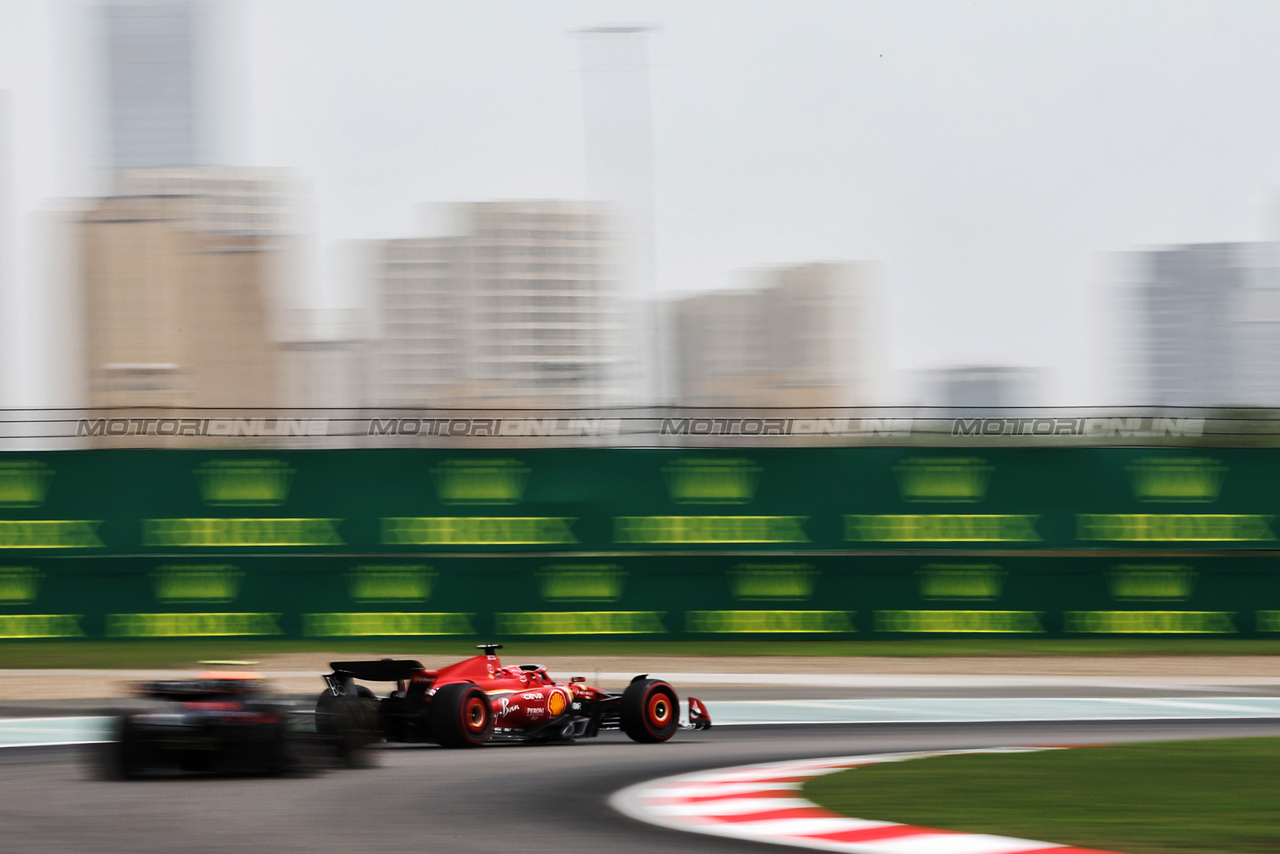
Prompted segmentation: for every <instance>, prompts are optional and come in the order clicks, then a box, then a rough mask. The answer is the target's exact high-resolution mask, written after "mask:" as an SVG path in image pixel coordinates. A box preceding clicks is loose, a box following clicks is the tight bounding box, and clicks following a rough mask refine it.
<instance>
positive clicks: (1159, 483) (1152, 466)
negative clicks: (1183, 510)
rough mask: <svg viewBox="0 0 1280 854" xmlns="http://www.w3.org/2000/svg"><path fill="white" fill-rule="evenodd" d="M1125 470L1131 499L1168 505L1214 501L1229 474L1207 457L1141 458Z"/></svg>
mask: <svg viewBox="0 0 1280 854" xmlns="http://www.w3.org/2000/svg"><path fill="white" fill-rule="evenodd" d="M1126 469H1127V471H1128V472H1129V483H1130V485H1131V486H1132V487H1133V496H1134V498H1136V499H1138V500H1139V501H1159V502H1170V503H1209V502H1211V501H1217V500H1218V494H1219V493H1220V492H1221V491H1222V483H1223V481H1224V480H1225V479H1226V477H1227V471H1228V469H1227V467H1226V466H1225V465H1223V464H1222V463H1220V462H1218V461H1217V460H1214V459H1209V458H1208V457H1143V458H1141V459H1139V460H1135V461H1134V462H1133V463H1131V464H1130V465H1128V466H1127V467H1126Z"/></svg>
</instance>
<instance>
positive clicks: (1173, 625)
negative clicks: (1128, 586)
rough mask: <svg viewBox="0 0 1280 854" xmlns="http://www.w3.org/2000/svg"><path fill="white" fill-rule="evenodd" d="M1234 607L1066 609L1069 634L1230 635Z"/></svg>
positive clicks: (1233, 632) (1064, 625) (1065, 619)
mask: <svg viewBox="0 0 1280 854" xmlns="http://www.w3.org/2000/svg"><path fill="white" fill-rule="evenodd" d="M1234 617H1235V612H1234V611H1067V612H1065V613H1063V615H1062V625H1063V630H1064V631H1065V632H1067V633H1068V634H1101V635H1118V634H1142V635H1193V634H1194V635H1205V634H1213V635H1231V634H1236V633H1237V631H1238V630H1237V629H1236V625H1235V623H1234V622H1233V618H1234Z"/></svg>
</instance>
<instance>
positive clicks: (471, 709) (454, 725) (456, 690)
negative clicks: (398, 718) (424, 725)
mask: <svg viewBox="0 0 1280 854" xmlns="http://www.w3.org/2000/svg"><path fill="white" fill-rule="evenodd" d="M428 715H429V717H430V720H431V737H432V738H433V739H434V740H435V741H437V742H438V743H439V744H440V746H441V747H479V746H480V745H482V744H484V743H485V742H486V741H488V740H489V738H490V737H491V736H492V735H493V709H492V708H491V707H490V706H489V697H488V695H486V694H485V693H484V691H481V690H480V689H479V688H478V687H477V686H476V685H475V684H474V683H472V682H455V683H454V684H452V685H445V686H444V687H443V688H441V689H440V690H439V691H436V694H435V696H434V697H432V698H431V707H430V708H429V709H428Z"/></svg>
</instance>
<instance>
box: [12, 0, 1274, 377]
mask: <svg viewBox="0 0 1280 854" xmlns="http://www.w3.org/2000/svg"><path fill="white" fill-rule="evenodd" d="M215 8H216V9H217V11H218V15H215V16H213V17H214V18H215V19H217V20H214V22H213V23H212V24H211V25H210V26H211V28H212V29H211V32H212V35H211V36H210V37H209V39H208V40H207V42H203V43H202V44H201V46H200V51H201V53H202V56H204V57H205V59H206V60H208V61H209V62H210V63H211V65H212V67H217V68H219V69H221V71H222V73H221V74H220V75H219V78H218V80H217V81H216V84H217V85H216V86H215V87H214V89H215V91H214V92H213V93H212V94H211V98H210V100H211V102H212V104H213V112H215V113H217V114H218V115H220V116H221V122H220V123H215V124H219V125H220V127H221V130H216V133H215V136H216V138H214V139H211V140H210V148H211V149H212V150H213V151H215V152H217V153H218V156H217V158H216V159H217V160H218V161H219V162H225V163H229V164H232V165H243V166H250V167H276V168H279V167H284V168H289V169H291V170H295V171H296V173H297V174H298V176H299V177H300V179H301V181H302V182H303V183H304V184H306V185H307V186H309V187H310V188H311V192H310V200H311V208H310V210H311V223H310V227H309V229H308V230H309V233H310V235H311V240H312V250H311V253H310V255H311V262H310V272H309V273H308V282H309V284H310V293H311V297H310V299H312V300H313V303H312V304H310V305H307V306H305V307H306V308H314V309H326V308H333V307H339V308H341V307H355V306H356V305H357V304H358V303H357V300H356V299H355V297H354V295H353V293H352V291H351V289H350V288H349V287H348V286H347V283H346V282H344V281H343V280H342V277H341V276H340V275H339V274H337V273H336V272H335V271H334V268H335V267H336V266H337V264H336V262H335V261H333V260H331V257H332V256H333V254H334V253H335V251H336V250H335V249H334V248H333V247H334V246H335V245H336V243H337V241H340V240H343V239H348V238H351V239H374V238H377V239H385V238H391V237H397V236H408V235H413V234H421V233H422V222H421V221H422V219H423V218H424V217H423V209H422V206H423V204H425V203H430V202H464V201H474V200H486V199H520V198H564V199H575V198H583V197H584V195H585V183H586V182H585V168H584V163H585V158H584V145H585V143H584V140H583V115H582V104H581V101H582V98H581V85H580V84H581V81H580V79H579V77H578V74H579V72H578V57H577V55H576V54H577V49H578V45H577V44H576V43H575V42H574V39H573V38H572V37H571V35H570V34H571V33H573V32H575V31H577V30H581V29H583V28H589V27H594V26H599V25H602V24H608V23H611V22H616V23H641V24H654V25H659V26H660V27H661V29H660V30H659V31H658V32H657V33H655V34H654V35H652V36H651V39H650V42H651V46H652V49H653V59H652V63H653V71H652V75H651V77H652V79H651V86H652V92H653V104H654V127H655V140H656V146H655V158H656V160H655V164H656V184H657V215H656V223H657V225H656V235H657V276H656V283H657V290H658V292H659V293H660V294H662V295H664V296H665V295H670V294H673V293H679V292H690V291H700V290H704V289H708V288H718V287H725V286H729V285H732V284H734V278H733V277H734V275H735V274H734V272H733V271H737V270H741V269H744V268H751V267H755V266H760V265H766V264H768V265H774V266H785V265H790V264H801V263H805V262H813V261H876V262H879V263H880V264H881V265H882V269H883V271H884V286H885V290H886V292H887V295H888V307H887V312H888V313H887V320H886V322H885V326H886V333H887V334H886V335H885V340H886V342H887V343H886V345H885V346H886V347H887V350H888V356H889V357H888V358H887V360H886V361H887V362H888V363H889V365H890V367H891V369H892V371H893V372H894V375H895V376H896V377H899V378H901V377H904V376H906V375H907V374H909V373H910V372H912V371H918V370H921V369H927V368H932V367H941V366H946V365H958V364H987V365H1009V366H1015V367H1036V368H1049V369H1051V370H1053V371H1054V373H1055V375H1057V376H1058V377H1059V379H1060V381H1059V383H1058V385H1059V387H1060V390H1059V393H1058V395H1057V397H1056V398H1055V401H1054V402H1060V403H1091V402H1100V401H1099V400H1098V399H1097V397H1096V393H1097V392H1098V391H1099V389H1100V388H1101V386H1100V385H1099V382H1100V381H1099V375H1100V374H1101V375H1103V376H1105V372H1100V371H1099V370H1098V369H1097V367H1096V363H1097V361H1098V359H1097V356H1096V353H1097V352H1098V351H1100V350H1101V349H1102V348H1101V347H1099V346H1097V344H1098V342H1097V341H1096V340H1094V339H1095V338H1096V336H1097V335H1098V334H1099V332H1098V330H1097V328H1096V326H1097V324H1096V322H1095V321H1096V314H1097V312H1098V311H1099V309H1098V305H1099V302H1098V300H1096V299H1095V298H1094V294H1095V292H1096V291H1098V290H1100V289H1101V288H1102V287H1103V286H1104V285H1106V284H1108V283H1109V280H1110V279H1111V278H1112V274H1111V272H1110V271H1109V270H1108V269H1106V268H1105V267H1104V266H1103V265H1104V264H1105V261H1103V260H1101V259H1102V258H1103V257H1104V256H1103V253H1109V252H1122V251H1126V250H1130V249H1133V248H1135V247H1139V246H1148V245H1150V246H1169V245H1178V244H1190V243H1214V242H1251V241H1257V240H1259V239H1264V238H1267V237H1270V236H1272V228H1273V225H1272V224H1273V222H1274V220H1275V217H1274V215H1273V213H1272V212H1273V211H1274V210H1275V209H1276V204H1277V193H1276V187H1277V186H1280V154H1277V152H1280V145H1277V143H1280V138H1278V137H1280V129H1278V128H1277V127H1276V123H1275V122H1274V121H1272V120H1271V119H1270V118H1269V113H1270V107H1269V103H1268V101H1269V93H1270V91H1273V90H1274V86H1275V85H1276V84H1277V83H1280V59H1277V58H1276V57H1275V56H1273V55H1272V54H1273V52H1272V51H1271V50H1270V49H1269V45H1270V44H1271V43H1273V42H1274V37H1275V36H1276V35H1280V11H1278V10H1276V9H1275V8H1273V7H1271V6H1269V5H1267V4H1235V5H1233V6H1231V7H1230V8H1229V9H1223V8H1221V7H1219V6H1217V5H1214V4H1209V3H1180V4H1154V3H1153V4H1135V5H1133V6H1128V7H1125V8H1124V9H1119V10H1117V9H1114V8H1112V7H1110V6H1108V5H1105V4H1100V3H1099V4H1087V3H1085V4H1072V5H1069V6H1058V5H1043V6H1036V7H1021V8H1015V7H1009V6H1005V5H1000V4H994V3H984V4H978V5H976V6H973V7H966V8H965V9H957V8H955V7H951V6H949V5H946V4H936V5H934V4H907V5H901V6H900V5H896V4H866V5H858V6H854V5H851V4H816V3H815V4H813V5H811V6H806V7H804V8H802V9H798V10H791V11H790V12H789V13H788V15H787V16H786V18H785V19H784V20H782V21H781V22H779V18H778V12H779V9H780V7H779V6H777V5H773V4H768V3H760V4H752V5H749V6H747V5H742V4H736V3H735V4H717V3H710V2H709V3H705V4H699V5H698V6H697V7H696V8H687V7H683V6H679V5H675V4H666V3H656V2H649V3H646V2H636V3H629V4H625V5H622V6H619V7H617V8H616V9H611V10H610V12H611V14H610V15H609V16H607V17H608V20H602V16H601V15H600V14H599V11H598V8H597V7H595V6H594V5H593V4H589V3H585V2H561V3H549V4H545V5H540V6H539V7H538V8H537V9H530V8H526V7H522V6H519V5H518V4H507V5H503V4H498V5H497V6H495V7H493V8H492V9H490V10H487V11H479V12H473V11H470V10H467V9H464V8H459V7H456V6H451V5H449V4H432V3H388V4H379V5H378V6H372V7H370V6H361V7H360V8H359V9H357V8H356V7H354V6H352V5H350V4H341V3H332V2H329V3H326V2H320V3H308V4H303V3H295V2H241V3H229V4H217V5H216V7H215ZM99 11H100V10H99V9H98V7H97V4H93V3H87V2H85V3H70V4H57V3H53V2H43V3H41V2H34V3H19V2H16V0H3V2H0V22H2V23H3V26H0V89H9V90H12V91H13V98H12V100H13V110H12V116H11V127H12V128H13V135H14V146H13V147H14V157H13V161H12V162H13V164H14V165H13V174H14V181H13V185H14V190H13V199H14V201H13V204H12V209H13V210H14V211H15V214H14V216H13V222H14V223H15V225H14V232H16V233H15V234H14V235H13V237H12V239H10V240H9V245H12V246H14V247H16V249H17V255H18V257H17V259H16V263H12V262H11V263H10V270H11V273H10V281H11V282H13V283H16V285H17V286H18V287H20V288H21V289H22V297H21V299H19V300H17V302H18V303H19V304H20V309H21V311H20V313H21V315H22V316H21V317H20V318H18V317H17V314H18V312H11V314H12V316H11V317H9V318H6V319H5V322H6V324H7V326H6V329H7V334H6V335H5V340H6V343H7V346H6V349H5V352H4V353H3V354H0V358H2V359H3V363H4V364H5V365H7V366H22V365H27V366H28V367H17V368H8V369H6V376H5V377H4V380H3V385H2V386H0V395H4V399H5V401H6V402H12V401H17V402H20V403H40V402H49V401H48V398H47V395H48V389H47V388H46V387H45V386H44V385H43V383H42V378H41V373H40V366H41V365H42V364H43V362H44V360H45V356H46V355H47V353H46V352H45V350H44V349H42V348H47V347H48V346H49V345H48V344H47V343H46V341H45V340H44V338H43V337H42V336H41V335H39V334H37V330H41V329H42V328H43V327H44V325H45V324H47V323H48V322H49V321H50V319H51V317H52V316H53V311H52V309H51V307H50V306H49V305H48V304H47V301H48V297H46V296H45V292H46V290H47V288H46V287H45V281H46V278H47V276H48V268H49V266H50V264H51V263H52V262H51V261H49V260H48V259H47V258H45V257H42V251H43V250H46V249H47V248H48V243H49V240H48V239H47V236H45V235H44V234H43V232H42V229H44V228H45V226H44V225H43V218H44V215H43V214H42V213H41V212H42V211H48V210H49V209H50V208H55V207H56V206H57V205H58V202H57V200H58V199H65V198H84V197H92V196H95V195H101V194H102V193H103V192H104V191H105V189H106V188H105V186H104V184H105V181H104V178H103V173H102V168H101V164H103V163H104V162H105V159H104V154H103V152H104V150H105V149H104V145H103V136H104V133H105V130H104V122H103V121H102V119H103V117H102V115H101V112H102V104H103V98H102V96H101V95H100V94H95V93H97V91H98V90H96V89H95V86H96V85H99V84H100V82H101V81H100V80H98V79H97V78H95V77H94V76H93V75H92V74H89V73H88V72H87V70H86V69H87V68H90V67H94V65H95V63H99V62H100V61H101V55H102V51H103V47H102V44H101V43H99V42H95V41H94V39H95V38H96V37H95V36H94V35H93V32H94V28H95V27H98V26H100V24H101V19H100V15H99ZM286 24H287V25H286ZM95 44H96V45H97V46H96V47H95V46H94V45H95ZM45 45H52V47H51V48H48V47H45ZM14 302H15V301H14V300H13V299H12V296H11V295H10V299H9V300H8V301H7V302H6V303H5V304H6V305H11V304H13V303H14ZM12 326H16V327H17V329H16V330H15V329H12V328H11V327H12ZM32 366H34V367H32ZM15 373H16V374H17V376H14V374H15ZM903 390H904V389H902V388H899V389H898V391H899V395H898V398H899V399H902V398H904V397H905V395H902V394H901V392H902V391H903Z"/></svg>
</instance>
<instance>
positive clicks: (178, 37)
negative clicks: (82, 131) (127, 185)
mask: <svg viewBox="0 0 1280 854" xmlns="http://www.w3.org/2000/svg"><path fill="white" fill-rule="evenodd" d="M199 13H200V10H199V9H197V8H196V6H195V5H194V3H193V2H191V0H112V2H108V3H107V4H106V6H105V8H104V10H103V14H104V16H105V22H104V23H105V36H106V56H107V69H106V70H107V74H106V78H107V80H106V83H107V115H108V122H109V124H110V139H111V157H110V163H111V165H112V166H113V167H114V168H115V169H133V168H147V167H154V166H191V165H193V164H195V163H198V162H199V160H198V157H199V155H200V153H201V152H200V151H199V146H198V134H199V131H200V128H199V120H200V116H199V103H198V100H199V98H198V92H199V80H198V71H197V61H196V58H197V56H198V43H197V39H198V32H197V28H198V16H199Z"/></svg>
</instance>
